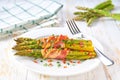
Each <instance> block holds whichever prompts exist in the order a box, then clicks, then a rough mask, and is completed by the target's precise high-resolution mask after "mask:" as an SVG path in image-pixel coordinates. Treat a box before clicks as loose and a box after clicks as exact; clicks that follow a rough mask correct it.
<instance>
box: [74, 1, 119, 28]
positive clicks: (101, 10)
mask: <svg viewBox="0 0 120 80" xmlns="http://www.w3.org/2000/svg"><path fill="white" fill-rule="evenodd" d="M76 8H77V9H78V10H80V11H78V12H74V15H75V18H74V19H75V20H77V21H82V20H83V21H86V22H87V25H88V26H89V25H90V24H91V23H92V22H94V21H95V20H96V19H98V18H100V17H111V18H113V19H115V20H120V14H113V13H111V12H110V11H111V10H113V9H114V5H113V4H112V1H111V0H107V1H105V2H102V3H100V4H98V5H97V6H96V7H94V8H86V7H80V6H77V7H76ZM81 10H83V11H81Z"/></svg>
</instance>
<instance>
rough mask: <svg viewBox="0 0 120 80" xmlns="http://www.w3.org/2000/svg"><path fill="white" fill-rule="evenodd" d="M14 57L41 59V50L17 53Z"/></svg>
mask: <svg viewBox="0 0 120 80" xmlns="http://www.w3.org/2000/svg"><path fill="white" fill-rule="evenodd" d="M15 55H19V56H28V57H34V58H42V54H41V50H39V49H29V50H21V51H17V52H16V54H15Z"/></svg>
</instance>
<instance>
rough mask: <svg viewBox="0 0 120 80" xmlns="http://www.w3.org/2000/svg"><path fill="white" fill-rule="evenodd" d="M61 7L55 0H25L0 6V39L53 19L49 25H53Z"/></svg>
mask: <svg viewBox="0 0 120 80" xmlns="http://www.w3.org/2000/svg"><path fill="white" fill-rule="evenodd" d="M62 7H63V5H62V4H60V3H58V2H56V1H55V0H25V1H21V2H18V3H13V4H11V5H5V6H2V7H0V39H2V38H4V37H8V36H11V35H16V34H19V33H22V32H26V31H29V30H30V29H31V28H34V29H35V27H36V26H37V27H38V25H41V24H43V23H44V22H47V21H53V22H54V23H52V24H50V25H49V26H51V25H52V26H53V24H56V19H57V17H56V16H55V15H56V14H57V13H58V11H59V10H60V9H61V8H62ZM40 27H41V26H40ZM42 27H43V26H42Z"/></svg>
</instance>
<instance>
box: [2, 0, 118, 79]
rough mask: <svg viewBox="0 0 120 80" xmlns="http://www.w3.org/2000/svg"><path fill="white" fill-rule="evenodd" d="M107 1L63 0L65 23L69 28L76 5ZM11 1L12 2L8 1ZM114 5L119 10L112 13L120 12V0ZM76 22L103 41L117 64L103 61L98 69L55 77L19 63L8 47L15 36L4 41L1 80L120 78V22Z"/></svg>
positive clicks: (115, 1) (109, 20) (90, 5)
mask: <svg viewBox="0 0 120 80" xmlns="http://www.w3.org/2000/svg"><path fill="white" fill-rule="evenodd" d="M12 1H13V0H12ZM15 1H17V0H15ZM19 1H20V0H19ZM103 1H105V0H99V1H98V0H60V2H61V3H62V4H64V7H63V9H62V10H61V12H60V13H61V15H62V16H61V18H62V20H63V22H62V24H61V25H62V26H63V25H65V27H66V23H65V21H66V20H67V19H70V18H73V17H74V15H73V12H74V11H76V9H75V6H78V5H79V6H85V7H90V8H93V7H94V6H95V5H97V4H99V3H100V2H103ZM7 2H10V1H6V2H5V3H7ZM0 4H1V3H0ZM113 4H114V5H115V9H114V10H113V11H112V12H113V13H114V12H116V13H120V5H119V4H120V0H113ZM76 23H77V25H78V26H79V28H80V30H81V31H82V32H83V33H86V34H89V35H90V36H92V37H95V38H96V39H97V40H98V41H99V42H100V43H101V44H102V46H103V48H104V52H105V55H107V56H109V57H110V58H111V59H113V60H114V61H115V64H114V65H113V66H104V65H103V64H102V63H101V64H100V65H99V66H98V67H96V68H95V69H94V70H92V71H90V72H87V73H84V74H78V75H75V76H66V77H52V76H46V75H42V74H39V73H36V72H33V71H31V70H28V69H27V68H25V67H24V66H23V65H20V64H19V65H16V62H14V60H13V59H12V58H11V55H10V54H9V48H8V47H9V46H10V41H11V39H6V40H2V41H0V80H120V79H119V78H120V77H119V76H120V47H119V46H120V21H116V20H113V19H111V18H106V17H103V18H100V19H98V20H96V21H95V22H94V23H93V24H92V26H91V27H87V25H86V23H85V22H82V21H77V22H76ZM2 45H3V46H2Z"/></svg>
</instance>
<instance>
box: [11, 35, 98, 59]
mask: <svg viewBox="0 0 120 80" xmlns="http://www.w3.org/2000/svg"><path fill="white" fill-rule="evenodd" d="M15 41H16V43H17V45H16V46H14V47H13V49H14V50H16V51H17V52H16V54H15V55H20V56H29V57H34V58H44V59H46V58H51V59H75V60H77V59H78V60H81V59H89V58H94V57H96V53H95V52H94V47H93V45H92V41H91V40H82V39H81V40H77V39H69V38H68V37H67V36H63V35H60V36H54V35H52V36H50V37H47V38H41V39H31V38H18V39H16V40H15Z"/></svg>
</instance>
